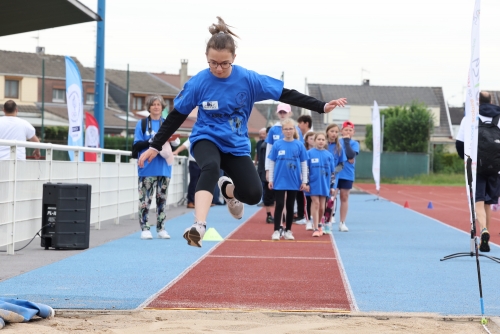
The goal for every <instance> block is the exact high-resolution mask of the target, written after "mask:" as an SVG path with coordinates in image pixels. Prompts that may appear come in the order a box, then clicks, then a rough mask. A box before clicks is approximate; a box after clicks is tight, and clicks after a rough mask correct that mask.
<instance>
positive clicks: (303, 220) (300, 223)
mask: <svg viewBox="0 0 500 334" xmlns="http://www.w3.org/2000/svg"><path fill="white" fill-rule="evenodd" d="M305 223H306V219H305V218H302V219H300V220H297V221H295V224H297V225H304V224H305Z"/></svg>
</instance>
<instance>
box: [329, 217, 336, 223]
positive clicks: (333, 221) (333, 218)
mask: <svg viewBox="0 0 500 334" xmlns="http://www.w3.org/2000/svg"><path fill="white" fill-rule="evenodd" d="M330 223H332V224H335V216H332V219H330Z"/></svg>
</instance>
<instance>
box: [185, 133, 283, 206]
mask: <svg viewBox="0 0 500 334" xmlns="http://www.w3.org/2000/svg"><path fill="white" fill-rule="evenodd" d="M193 156H194V158H195V159H196V162H197V163H198V166H200V169H201V174H200V178H199V180H198V184H197V185H196V192H198V191H200V190H205V191H208V192H209V193H211V194H212V195H213V191H214V188H215V185H216V184H217V181H218V180H219V170H220V169H223V170H224V172H225V173H226V174H227V175H228V176H229V177H230V178H231V179H232V180H233V183H234V197H235V198H236V199H237V200H238V201H240V202H243V203H246V204H250V205H256V204H258V203H259V202H260V199H261V198H262V183H261V181H260V177H259V174H258V173H257V170H256V169H255V165H254V164H253V161H252V159H251V158H250V157H249V156H235V155H232V154H229V153H223V152H221V151H220V150H219V148H218V147H217V146H216V145H215V144H214V143H212V142H211V141H209V140H200V141H199V142H196V143H195V145H194V147H193ZM292 211H293V209H292Z"/></svg>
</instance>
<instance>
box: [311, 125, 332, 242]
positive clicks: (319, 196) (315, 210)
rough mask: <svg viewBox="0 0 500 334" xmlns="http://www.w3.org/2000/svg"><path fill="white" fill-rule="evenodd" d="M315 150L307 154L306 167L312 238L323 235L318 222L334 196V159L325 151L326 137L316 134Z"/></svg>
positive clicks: (322, 134)
mask: <svg viewBox="0 0 500 334" xmlns="http://www.w3.org/2000/svg"><path fill="white" fill-rule="evenodd" d="M314 142H315V144H316V147H315V148H312V149H310V150H309V151H308V152H307V155H308V159H307V167H308V169H309V187H308V188H309V191H308V192H307V193H306V195H308V196H310V197H311V213H312V216H313V222H314V226H313V230H314V232H313V234H312V236H313V237H320V236H321V235H323V231H322V229H321V224H320V220H321V217H323V214H324V212H325V203H326V199H327V198H328V197H329V196H332V195H333V194H334V188H333V183H332V175H333V174H334V166H335V164H334V158H333V155H332V154H331V153H330V152H328V150H327V149H326V146H327V143H326V135H325V134H324V133H318V134H316V137H315V139H314Z"/></svg>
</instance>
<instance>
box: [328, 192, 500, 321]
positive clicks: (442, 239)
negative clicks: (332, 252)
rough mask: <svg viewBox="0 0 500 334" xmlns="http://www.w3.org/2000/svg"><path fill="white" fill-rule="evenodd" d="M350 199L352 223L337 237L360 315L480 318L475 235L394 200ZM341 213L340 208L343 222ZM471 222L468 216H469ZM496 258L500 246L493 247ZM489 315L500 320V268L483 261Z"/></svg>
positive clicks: (368, 197)
mask: <svg viewBox="0 0 500 334" xmlns="http://www.w3.org/2000/svg"><path fill="white" fill-rule="evenodd" d="M374 198H375V197H374V196H371V195H351V196H350V198H349V212H348V216H347V219H346V225H347V227H348V228H349V232H347V233H343V232H339V231H338V224H335V225H334V239H335V242H336V244H337V248H338V250H339V252H340V256H341V258H342V261H343V265H344V268H345V271H346V273H347V277H348V280H349V283H350V286H351V289H352V292H353V294H354V298H355V300H356V303H357V305H358V308H359V310H360V311H365V312H369V311H381V312H437V313H441V314H456V315H458V314H462V315H463V314H475V315H479V314H481V308H480V301H479V300H480V299H479V287H478V279H477V270H476V259H475V257H473V258H471V257H462V258H457V259H451V260H447V261H443V262H441V261H440V259H441V258H442V257H443V256H445V255H449V254H452V253H458V252H469V248H470V247H469V244H470V234H468V233H464V232H461V231H458V230H456V229H455V228H452V227H449V226H447V225H444V224H442V223H440V222H438V221H436V220H434V219H432V218H429V217H426V216H423V215H421V214H419V213H417V212H415V211H412V210H410V209H405V208H403V207H402V206H400V205H397V204H394V203H392V202H388V201H380V200H379V201H367V200H368V199H374ZM338 215H339V212H338V210H337V221H338ZM466 219H467V217H466ZM489 255H492V256H497V257H499V256H500V248H499V247H497V246H495V245H491V253H489ZM480 265H481V276H482V284H483V299H484V304H485V313H486V314H488V315H496V316H498V315H500V289H498V278H499V277H500V264H498V263H495V262H493V261H491V260H489V259H486V258H480Z"/></svg>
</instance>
